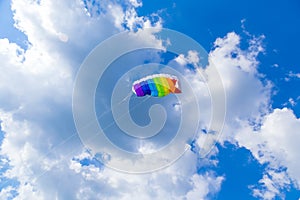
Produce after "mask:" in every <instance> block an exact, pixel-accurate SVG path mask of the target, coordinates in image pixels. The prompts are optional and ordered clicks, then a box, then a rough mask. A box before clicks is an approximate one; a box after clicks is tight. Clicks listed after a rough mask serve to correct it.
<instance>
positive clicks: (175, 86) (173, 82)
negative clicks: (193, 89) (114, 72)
mask: <svg viewBox="0 0 300 200" xmlns="http://www.w3.org/2000/svg"><path fill="white" fill-rule="evenodd" d="M132 91H133V92H134V93H135V94H136V95H137V96H138V97H142V96H145V95H151V96H154V97H164V96H166V95H168V94H170V93H181V90H180V87H179V83H178V78H177V77H176V76H173V75H169V74H154V75H150V76H146V77H144V78H141V79H139V80H137V81H135V82H134V83H133V85H132Z"/></svg>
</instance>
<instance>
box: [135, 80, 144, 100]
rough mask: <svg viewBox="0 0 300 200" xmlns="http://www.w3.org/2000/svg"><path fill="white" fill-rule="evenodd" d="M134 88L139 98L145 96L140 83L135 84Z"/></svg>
mask: <svg viewBox="0 0 300 200" xmlns="http://www.w3.org/2000/svg"><path fill="white" fill-rule="evenodd" d="M133 87H134V90H135V92H136V95H137V96H139V97H141V96H145V94H144V92H143V89H142V87H141V85H140V84H139V83H137V84H135V85H134V86H133Z"/></svg>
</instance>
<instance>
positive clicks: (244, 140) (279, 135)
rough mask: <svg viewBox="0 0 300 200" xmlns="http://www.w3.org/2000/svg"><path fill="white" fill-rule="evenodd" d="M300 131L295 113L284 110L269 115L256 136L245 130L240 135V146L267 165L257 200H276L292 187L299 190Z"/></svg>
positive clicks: (255, 192) (247, 129)
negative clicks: (275, 199)
mask: <svg viewBox="0 0 300 200" xmlns="http://www.w3.org/2000/svg"><path fill="white" fill-rule="evenodd" d="M299 128H300V120H299V119H298V118H297V117H296V116H295V115H294V113H293V111H292V110H290V109H287V108H283V109H275V110H274V111H273V112H272V113H270V114H268V115H266V116H265V117H264V119H263V123H262V126H261V127H260V129H259V130H258V131H255V132H253V131H251V130H249V127H247V126H245V128H244V130H243V131H240V134H237V136H236V139H237V141H238V143H239V145H240V146H244V147H246V148H247V149H249V150H250V151H251V152H252V154H253V155H254V157H255V158H256V159H257V160H258V161H259V162H260V163H261V164H266V165H267V168H266V171H265V174H264V175H263V177H262V179H261V180H260V187H255V190H254V195H255V196H260V197H263V198H264V199H273V198H274V197H275V196H276V195H278V194H281V190H282V189H284V188H289V187H290V185H291V184H292V183H294V185H295V186H296V187H297V188H299V183H300V171H299V169H300V168H299V167H300V163H299V162H298V160H299V158H300V157H299V154H298V150H297V149H298V144H299V142H300V140H299V138H300V137H299V131H298V130H300V129H299ZM253 136H255V137H253Z"/></svg>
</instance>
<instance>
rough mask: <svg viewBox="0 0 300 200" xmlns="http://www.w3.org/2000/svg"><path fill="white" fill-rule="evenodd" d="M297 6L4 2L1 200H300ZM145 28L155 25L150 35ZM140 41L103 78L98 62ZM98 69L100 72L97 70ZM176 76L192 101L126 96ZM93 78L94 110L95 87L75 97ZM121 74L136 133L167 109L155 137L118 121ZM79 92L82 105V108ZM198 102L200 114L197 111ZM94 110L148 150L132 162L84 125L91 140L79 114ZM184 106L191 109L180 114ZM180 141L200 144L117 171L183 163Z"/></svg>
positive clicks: (125, 145)
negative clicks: (145, 82) (142, 83)
mask: <svg viewBox="0 0 300 200" xmlns="http://www.w3.org/2000/svg"><path fill="white" fill-rule="evenodd" d="M299 10H300V3H299V2H298V1H296V0H287V1H284V2H283V1H279V0H275V1H263V2H262V1H259V0H254V1H247V2H242V1H238V0H228V1H220V0H212V1H197V0H191V1H188V2H184V1H179V0H174V1H170V0H166V1H161V0H160V1H159V0H152V1H139V0H114V1H108V0H85V1H80V0H78V1H73V0H66V1H63V2H61V1H51V0H41V1H32V0H24V1H17V0H12V1H8V0H7V1H1V2H0V60H1V66H0V69H1V74H0V122H1V131H0V199H192V200H193V199H299V198H300V186H299V185H300V170H299V169H300V161H299V160H300V157H299V153H298V152H299V147H298V146H299V145H298V143H299V142H300V120H299V117H300V93H299V89H298V88H299V87H300V68H299V65H300V62H299V59H298V57H299V56H298V54H299V50H298V46H299V45H300V40H299V35H300V12H299ZM149 27H150V28H155V30H157V32H155V31H153V32H148V31H147V28H149ZM162 28H168V29H172V30H175V31H178V32H180V33H183V34H185V35H186V36H188V37H190V38H192V39H194V41H196V42H197V43H198V44H200V45H201V46H202V47H203V48H204V49H205V50H206V52H207V54H203V52H201V51H199V52H197V51H196V50H195V49H193V48H194V46H191V49H185V48H188V47H189V46H188V44H186V42H185V41H176V40H172V36H170V38H171V41H167V40H164V38H163V37H155V36H157V35H158V36H160V35H159V34H160V33H163V31H162ZM123 31H127V32H129V34H128V37H127V38H126V37H125V39H124V40H119V42H117V43H114V45H111V46H110V45H108V46H106V47H105V50H104V51H102V52H104V53H102V54H101V55H97V54H96V52H97V51H98V50H97V48H100V50H99V51H101V50H103V49H101V48H102V47H101V45H100V46H97V45H98V44H99V43H101V42H103V41H106V42H107V41H108V43H109V42H111V41H114V38H113V39H112V38H110V40H106V39H108V38H109V37H110V36H113V35H115V34H117V33H121V32H123ZM126 34H127V33H126ZM162 35H163V34H162ZM118 37H119V36H118ZM121 37H122V36H120V38H121ZM132 38H134V40H132ZM116 40H117V39H116ZM183 40H184V39H183ZM128 41H131V42H128ZM168 42H169V43H168ZM112 43H113V42H112ZM112 43H109V44H112ZM176 44H181V45H182V49H181V51H180V54H179V53H178V54H177V55H176V54H174V52H171V53H170V52H168V50H169V48H170V49H172V45H176ZM134 46H141V47H144V46H147V47H151V48H152V49H151V48H150V49H149V48H148V49H142V50H138V51H131V52H129V53H125V54H123V55H118V57H117V58H116V60H114V61H113V62H112V63H110V65H109V66H108V67H109V68H108V69H107V70H106V71H105V73H104V74H103V76H104V77H105V78H103V79H100V78H99V77H97V76H96V74H97V73H98V72H96V71H97V69H98V68H97V67H98V66H99V68H103V67H104V66H101V64H99V63H102V62H105V60H106V58H108V57H109V56H111V55H113V54H114V53H116V52H119V51H121V50H122V49H126V48H129V49H130V48H132V47H134ZM179 46H180V45H179ZM183 46H184V47H183ZM95 47H97V48H96V50H94V51H92V49H94V48H95ZM155 49H159V50H155ZM163 49H166V50H167V51H163ZM91 52H92V53H91ZM93 52H94V53H93ZM93 55H96V56H95V57H93ZM90 57H92V58H90ZM199 58H200V61H199ZM203 58H204V59H203ZM84 60H85V61H84ZM206 61H207V62H206ZM89 62H92V63H93V64H89ZM149 63H157V64H162V65H160V66H157V65H147V64H149ZM203 63H206V64H207V66H205V67H203ZM145 64H146V65H145ZM201 64H202V65H201ZM91 66H96V68H95V71H91V70H88V69H92V67H91ZM166 66H168V67H171V69H169V68H168V67H166ZM89 67H91V68H89ZM146 68H147V69H146ZM84 69H87V71H84ZM197 69H198V70H197ZM213 69H216V70H217V71H218V74H219V75H220V78H221V79H222V84H221V85H222V87H221V86H220V84H219V85H218V83H221V82H220V80H219V79H218V77H217V76H216V74H214V73H213ZM172 70H176V74H177V75H178V76H180V79H181V81H182V84H183V85H182V87H183V88H187V90H188V85H189V84H190V85H192V89H190V91H191V92H187V91H186V92H183V95H186V96H185V97H180V96H179V98H176V97H175V95H169V96H167V97H165V98H161V99H156V98H151V97H150V98H148V97H146V98H137V97H135V96H134V95H132V94H131V93H130V92H129V91H130V88H131V84H132V82H133V81H134V80H136V79H138V78H141V77H142V76H145V75H149V74H151V73H175V71H172ZM199 71H200V72H199ZM198 72H199V73H201V75H203V76H204V77H200V76H199V74H198ZM80 73H86V74H85V78H87V79H84V80H85V81H83V82H80V81H78V79H79V78H78V77H80ZM78 74H79V75H78ZM93 77H94V78H96V79H97V78H99V82H96V90H95V91H94V93H92V95H95V98H94V99H93V101H91V102H92V104H91V105H86V102H84V101H87V102H89V100H90V99H89V97H88V95H85V97H82V96H80V94H81V95H82V94H90V93H88V91H90V88H91V87H92V86H91V85H92V83H93V81H94V79H93ZM184 80H186V82H184ZM204 80H205V81H204ZM117 81H119V82H118V84H119V87H121V88H123V90H122V91H123V93H122V91H121V92H120V93H119V96H118V98H121V97H122V98H123V97H124V98H123V100H122V102H121V103H120V106H124V105H125V103H128V108H127V111H126V112H128V113H129V116H130V117H131V118H132V120H133V121H134V122H135V123H136V124H137V126H134V127H135V128H136V127H138V126H145V125H147V124H149V123H150V122H151V120H150V118H151V116H154V118H157V119H158V122H157V123H158V124H159V121H163V117H162V115H163V114H162V112H161V111H157V110H152V111H151V112H150V111H149V110H150V107H151V105H154V104H160V106H163V107H164V108H165V112H166V113H167V119H166V123H163V125H164V129H161V130H160V132H159V134H158V135H156V136H154V137H152V138H151V139H150V140H147V141H146V140H139V139H135V140H133V139H132V137H131V136H130V131H129V133H128V132H127V134H124V133H126V131H124V129H123V128H125V129H126V127H123V128H122V127H121V126H120V124H117V123H116V122H114V117H115V114H116V112H117V111H114V109H115V108H118V106H119V103H118V105H115V104H111V101H113V100H112V97H111V96H112V93H113V92H112V91H113V89H114V87H115V85H114V84H116V83H117ZM78 82H79V83H78ZM217 82H218V83H217ZM78 85H79V86H78ZM127 90H128V95H129V96H127V97H126V94H127V93H126V91H127ZM209 90H210V91H209ZM212 90H213V91H212ZM124 91H125V92H124ZM92 92H93V91H92ZM222 92H225V94H226V118H225V120H224V121H222V125H223V129H222V131H221V132H218V131H216V130H215V129H216V127H214V126H211V120H212V118H211V116H212V115H214V114H215V113H218V114H220V113H221V114H220V115H222V109H221V110H219V108H220V107H218V106H216V105H215V104H214V103H213V102H214V101H213V100H212V99H211V98H214V94H215V95H221V96H222ZM121 93H122V94H121ZM74 94H75V96H74ZM192 94H193V95H194V96H193V95H192ZM212 94H213V95H212ZM76 95H79V99H80V102H84V103H82V104H79V105H78V104H76V102H77V100H76V98H77V96H76ZM122 95H123V96H122ZM192 97H194V98H195V99H196V100H193V98H192ZM74 99H75V100H74ZM82 99H83V100H82ZM190 99H192V100H190ZM189 100H190V101H189ZM123 101H124V102H125V103H124V105H123ZM72 102H73V104H72ZM74 102H75V104H76V105H75V106H74ZM184 102H185V103H184ZM186 102H188V103H186ZM216 102H219V103H220V104H222V101H221V100H219V101H216ZM193 103H196V104H197V105H198V108H199V113H200V114H199V113H198V112H197V111H196V110H195V109H192V108H194V107H193V106H190V107H189V105H192V104H193ZM193 105H194V104H193ZM89 106H91V107H92V108H93V106H95V115H96V118H97V119H96V120H98V123H99V125H100V126H104V127H106V128H104V132H105V134H107V138H109V139H110V140H111V141H112V144H113V145H114V147H118V148H121V149H124V150H126V151H129V154H132V155H133V154H134V153H140V154H139V155H140V157H139V156H137V157H135V156H134V155H133V156H132V157H130V158H126V157H124V155H125V154H118V153H116V152H117V151H116V152H115V149H110V148H109V146H105V145H104V143H102V142H101V141H97V137H98V136H97V134H96V133H95V134H96V135H94V136H97V137H96V139H94V140H93V139H92V140H90V139H91V138H89V137H90V136H91V135H90V133H89V134H86V133H85V132H84V131H82V130H79V129H80V128H79V127H80V125H79V124H80V123H81V122H84V123H83V125H84V126H83V127H82V128H83V130H86V132H88V131H90V132H91V134H93V131H91V130H94V129H90V126H86V123H85V122H88V123H91V124H92V125H93V121H92V122H91V120H90V119H87V118H86V116H88V115H86V116H85V115H84V114H82V113H81V112H78V113H79V116H80V117H79V118H80V119H81V120H83V121H76V119H77V118H76V117H77V114H78V113H77V112H75V114H74V107H75V111H78V110H79V111H82V110H83V111H84V110H85V109H89ZM214 108H215V109H214ZM72 109H73V110H72ZM76 109H77V110H76ZM159 109H161V108H159ZM185 109H187V110H188V112H189V113H190V115H183V116H184V117H182V118H184V119H183V122H179V121H180V119H181V120H182V118H180V115H179V114H182V110H185ZM115 110H116V109H115ZM214 110H215V111H214ZM114 112H115V113H114ZM126 112H125V113H126ZM83 113H84V112H83ZM149 113H150V115H148V114H149ZM151 113H152V114H151ZM117 114H120V115H119V116H121V118H122V116H123V114H122V113H117ZM194 115H197V117H196V118H195V117H193V118H191V119H190V118H189V116H194ZM198 115H199V116H198ZM126 116H127V115H126ZM198 118H199V122H198V129H197V130H196V132H195V137H194V138H189V139H188V140H187V141H185V140H183V141H180V140H179V141H177V140H174V141H173V140H172V138H173V137H175V135H176V133H177V132H176V131H177V129H178V128H179V127H184V129H183V131H182V132H183V133H184V138H185V136H187V137H188V136H189V134H190V133H185V132H190V130H192V128H190V127H192V126H193V125H192V123H193V122H194V121H197V120H196V119H198ZM74 119H75V121H74ZM112 121H113V123H111V122H112ZM126 123H128V124H127V128H128V127H133V126H130V123H131V122H130V121H126ZM126 123H125V125H126ZM220 123H221V122H220ZM118 125H119V126H118ZM150 125H151V124H150ZM150 125H149V127H151V126H150ZM76 128H77V129H76ZM85 128H86V129H85ZM146 128H147V127H146ZM146 128H145V129H141V130H145V132H144V133H149V132H151V131H152V130H154V129H155V128H156V127H154V128H153V127H152V128H149V129H146ZM155 130H156V129H155ZM132 131H133V130H132ZM144 133H140V134H144ZM180 133H181V132H180ZM128 134H129V136H128ZM191 135H193V134H191ZM86 138H87V139H88V140H86ZM87 141H88V142H87ZM215 142H216V145H215V146H214V147H213V148H212V149H211V146H212V144H214V143H215ZM172 144H173V146H176V145H178V148H175V149H173V150H171V151H169V152H164V151H162V153H161V154H160V155H159V156H156V157H155V156H153V160H151V159H150V161H149V163H150V164H149V163H147V161H145V162H146V163H143V162H144V160H143V159H141V157H142V158H143V157H145V158H148V157H147V155H148V153H149V152H153V151H155V150H161V149H163V148H162V147H164V146H166V147H169V146H171V145H172ZM181 144H188V145H191V149H189V150H187V151H186V152H185V153H184V155H183V156H181V157H180V158H179V159H178V160H176V162H171V163H172V164H171V165H169V166H167V167H166V166H165V165H164V168H163V169H161V170H158V171H155V172H151V173H143V174H131V173H123V172H120V171H118V170H121V171H122V169H128V167H129V168H130V167H132V170H128V171H131V172H132V171H134V169H141V168H139V167H140V166H142V168H143V167H145V166H143V164H145V165H146V167H145V169H146V168H147V169H151V164H153V163H157V162H162V163H163V161H166V160H168V159H162V158H165V157H163V156H169V158H170V160H172V159H173V158H175V157H176V155H177V153H180V152H181V150H180V145H181ZM101 145H102V146H101ZM99 149H101V152H100V150H99ZM166 149H168V148H166ZM208 151H209V153H208V154H206V153H205V156H204V157H203V155H204V153H203V152H208ZM126 155H127V154H126ZM151 155H152V154H151ZM114 156H116V157H114ZM120 156H121V157H120ZM122 156H123V157H122ZM160 156H161V157H160ZM150 158H151V157H150ZM135 159H136V160H135ZM156 159H158V160H156ZM159 159H161V160H159ZM120 160H121V161H120ZM140 161H141V163H142V164H140V163H139V162H140ZM172 161H174V160H172ZM114 162H116V163H117V165H118V166H119V167H120V168H118V167H115V166H117V165H116V164H114ZM109 163H111V164H109ZM120 163H121V164H123V165H126V167H125V166H121V165H120ZM166 163H169V164H170V161H166ZM106 164H107V165H106ZM109 166H112V168H117V170H114V169H112V168H111V167H109ZM153 166H160V165H154V164H153ZM122 167H123V168H122ZM135 167H136V168H135ZM150 171H151V170H150Z"/></svg>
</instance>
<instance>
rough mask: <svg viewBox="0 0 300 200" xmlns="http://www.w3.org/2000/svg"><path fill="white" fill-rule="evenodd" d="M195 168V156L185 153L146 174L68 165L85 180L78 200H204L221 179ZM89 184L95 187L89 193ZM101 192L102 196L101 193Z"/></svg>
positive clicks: (214, 189)
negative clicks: (167, 164) (94, 199)
mask: <svg viewBox="0 0 300 200" xmlns="http://www.w3.org/2000/svg"><path fill="white" fill-rule="evenodd" d="M84 154H85V153H84ZM85 156H87V155H86V154H85ZM85 156H84V157H85ZM196 166H197V157H196V155H195V154H194V153H192V152H187V154H185V155H184V156H183V157H182V158H181V159H180V160H178V162H176V163H175V164H174V165H172V166H170V167H168V168H165V169H162V170H160V171H158V172H155V173H149V174H140V175H132V174H123V173H121V174H120V173H117V172H115V171H114V170H111V169H109V168H104V169H103V171H101V170H99V168H96V167H92V166H91V167H82V166H81V165H80V164H79V163H78V162H76V161H73V162H72V163H71V165H70V168H71V169H73V170H74V171H76V173H78V174H81V175H82V176H83V177H84V180H85V184H83V185H82V187H81V189H80V190H78V193H77V197H78V198H80V199H81V198H83V199H89V198H92V197H99V198H100V197H101V198H104V199H116V198H118V199H153V198H155V199H194V197H199V199H207V196H208V195H212V194H215V193H217V192H218V191H219V190H220V185H221V183H222V181H223V179H224V178H223V177H222V176H216V175H215V174H214V173H213V172H207V173H205V174H203V175H201V174H197V173H196V170H197V168H196ZM87 183H90V184H87ZM91 183H97V184H91ZM91 185H94V186H95V188H93V189H92V190H91V189H90V186H91ZM97 185H98V186H97ZM103 190H105V193H104V192H103V193H101V191H103Z"/></svg>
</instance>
